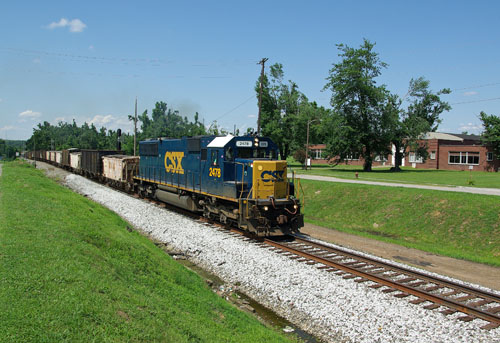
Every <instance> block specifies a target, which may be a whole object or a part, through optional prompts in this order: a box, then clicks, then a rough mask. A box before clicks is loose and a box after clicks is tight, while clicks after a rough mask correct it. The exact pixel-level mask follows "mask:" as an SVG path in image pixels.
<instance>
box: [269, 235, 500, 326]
mask: <svg viewBox="0 0 500 343" xmlns="http://www.w3.org/2000/svg"><path fill="white" fill-rule="evenodd" d="M260 244H261V245H262V246H263V247H271V249H273V250H274V251H275V252H276V253H278V254H286V255H287V256H288V257H289V258H291V259H295V260H297V261H299V262H305V263H307V264H315V265H318V269H324V270H326V271H328V272H332V273H335V274H336V275H339V276H342V277H343V278H344V279H353V280H354V282H358V283H362V282H369V281H371V282H372V283H373V284H372V285H371V286H369V287H371V288H375V289H378V288H380V289H381V291H382V292H384V293H394V296H395V297H397V298H406V297H409V296H413V297H416V299H413V300H411V301H410V303H412V304H423V303H428V304H425V306H424V308H425V309H428V310H435V309H438V308H440V307H444V308H441V309H440V312H441V313H442V314H443V315H450V314H454V313H457V312H458V313H463V314H464V315H463V316H461V317H458V320H461V321H464V322H469V321H472V320H474V319H477V318H479V319H482V320H484V321H487V322H488V324H486V325H483V326H482V327H481V328H482V329H485V330H491V329H495V328H497V327H499V326H500V297H499V296H498V295H496V294H493V293H490V292H484V291H481V290H478V289H475V288H472V287H468V286H465V285H461V284H458V283H455V282H452V281H448V280H445V279H442V278H438V277H433V276H429V275H427V274H424V273H420V272H417V271H413V270H409V269H406V268H402V267H398V266H395V265H393V264H389V263H384V262H381V261H379V260H375V259H371V258H368V257H365V256H361V255H358V254H355V253H350V252H347V251H344V250H341V249H336V248H333V247H330V246H327V245H324V244H320V243H316V242H312V241H310V240H308V239H304V238H302V237H299V236H292V237H291V238H290V239H285V240H276V239H269V238H266V239H263V240H262V242H261V243H260Z"/></svg>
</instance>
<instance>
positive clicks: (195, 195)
mask: <svg viewBox="0 0 500 343" xmlns="http://www.w3.org/2000/svg"><path fill="white" fill-rule="evenodd" d="M139 155H140V165H139V174H138V175H137V176H136V177H135V178H134V179H135V180H136V183H137V188H138V191H139V194H140V195H141V196H143V197H150V198H154V199H158V200H161V201H164V202H167V203H171V204H174V205H176V206H179V207H182V208H185V209H188V210H190V211H199V212H202V213H203V215H204V216H205V217H208V218H212V219H215V220H218V221H220V222H222V223H228V224H229V223H231V224H234V225H237V226H238V227H240V228H242V229H244V230H246V231H249V232H252V233H254V234H256V235H259V236H270V235H283V234H287V233H291V232H297V231H298V230H299V229H300V227H302V226H303V225H304V218H303V215H302V214H301V213H300V203H299V201H298V199H296V198H295V196H294V185H293V183H292V182H289V181H288V178H287V164H286V161H279V160H277V156H278V148H277V146H276V145H275V144H274V143H273V142H272V140H270V139H269V138H265V137H253V136H244V137H234V136H232V135H228V136H224V137H215V136H202V137H192V138H185V137H184V138H182V139H155V140H149V141H143V142H140V144H139Z"/></svg>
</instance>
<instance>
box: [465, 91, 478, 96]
mask: <svg viewBox="0 0 500 343" xmlns="http://www.w3.org/2000/svg"><path fill="white" fill-rule="evenodd" d="M464 95H465V96H473V95H477V92H474V91H472V92H464Z"/></svg>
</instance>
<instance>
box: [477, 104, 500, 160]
mask: <svg viewBox="0 0 500 343" xmlns="http://www.w3.org/2000/svg"><path fill="white" fill-rule="evenodd" d="M479 118H481V121H482V122H483V127H484V131H483V133H482V135H481V141H482V142H483V144H486V145H489V146H491V147H492V148H493V153H494V154H495V157H496V158H497V159H500V117H499V116H495V115H493V114H492V115H488V114H486V113H485V112H483V111H481V114H480V115H479Z"/></svg>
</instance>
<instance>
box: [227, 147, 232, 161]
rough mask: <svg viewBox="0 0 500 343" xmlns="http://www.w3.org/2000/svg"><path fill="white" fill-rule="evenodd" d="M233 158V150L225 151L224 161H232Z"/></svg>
mask: <svg viewBox="0 0 500 343" xmlns="http://www.w3.org/2000/svg"><path fill="white" fill-rule="evenodd" d="M233 157H234V152H233V148H232V147H229V148H227V149H226V161H232V160H233Z"/></svg>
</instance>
